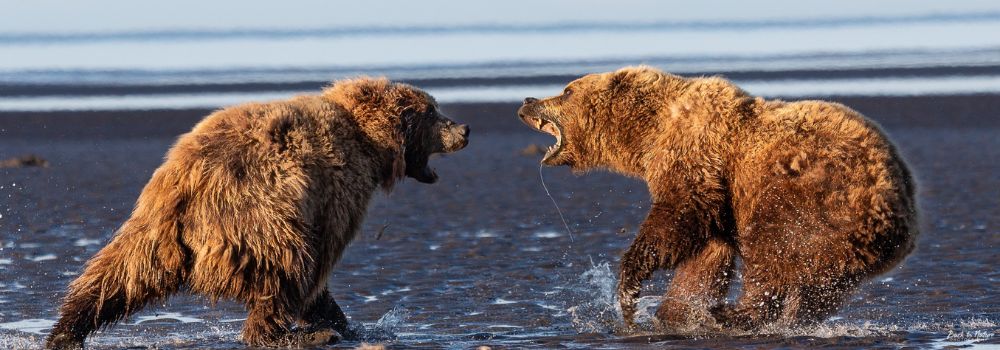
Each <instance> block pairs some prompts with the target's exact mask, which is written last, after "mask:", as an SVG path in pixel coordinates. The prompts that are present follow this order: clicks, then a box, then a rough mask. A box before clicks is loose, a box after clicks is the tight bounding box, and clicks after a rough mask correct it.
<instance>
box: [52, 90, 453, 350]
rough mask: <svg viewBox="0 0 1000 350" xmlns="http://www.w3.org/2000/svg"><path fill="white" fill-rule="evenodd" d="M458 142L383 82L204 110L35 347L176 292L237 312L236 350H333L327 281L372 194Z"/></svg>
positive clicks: (426, 101) (340, 327)
mask: <svg viewBox="0 0 1000 350" xmlns="http://www.w3.org/2000/svg"><path fill="white" fill-rule="evenodd" d="M468 134H469V128H468V126H465V125H458V124H455V123H454V122H452V121H451V120H449V119H448V118H446V117H445V116H444V115H442V114H441V112H440V110H439V109H438V106H437V103H436V102H435V100H434V99H433V98H432V97H431V96H430V95H428V94H427V93H425V92H423V91H421V90H419V89H417V88H414V87H412V86H409V85H405V84H400V83H393V82H390V81H388V80H386V79H372V78H359V79H354V80H344V81H339V82H335V83H334V84H333V85H332V86H330V87H328V88H326V89H325V90H323V92H322V94H319V95H311V96H299V97H295V98H292V99H290V100H286V101H277V102H270V103H249V104H244V105H239V106H236V107H230V108H226V109H222V110H220V111H217V112H215V113H212V114H211V115H209V116H208V117H206V118H205V119H204V120H202V121H201V122H199V123H198V124H197V125H196V126H195V127H194V129H193V130H192V131H191V132H189V133H187V134H184V135H182V136H181V137H180V138H179V139H178V141H177V143H176V144H175V145H174V146H173V147H172V148H171V149H170V151H169V152H168V154H167V157H166V161H165V162H164V163H163V165H162V166H160V168H159V169H157V170H156V171H155V172H154V173H153V176H152V179H151V180H150V181H149V183H148V184H147V185H146V187H145V188H144V189H143V191H142V193H141V194H140V196H139V199H138V201H137V203H136V206H135V209H134V211H133V212H132V216H131V217H130V218H129V219H128V220H127V221H126V222H125V223H124V224H123V225H122V226H121V228H119V229H118V231H117V233H116V234H115V236H114V237H113V238H112V240H111V242H110V243H108V245H107V246H106V247H104V248H103V249H101V250H100V251H99V252H98V253H97V254H96V255H95V256H94V257H93V258H92V259H90V261H88V262H87V264H86V267H85V269H84V271H83V274H82V275H80V277H79V278H77V279H76V280H75V281H73V282H72V283H71V284H70V285H69V290H68V292H67V294H66V297H65V302H64V304H63V306H62V309H61V317H60V319H59V321H58V323H56V325H55V327H54V329H53V330H52V333H51V335H50V336H49V338H48V342H47V345H46V346H47V347H48V348H76V347H81V346H82V345H83V341H84V338H85V337H87V336H88V335H89V334H90V333H92V332H93V331H95V330H97V329H99V328H102V327H105V326H108V325H110V324H113V323H115V322H117V321H118V320H120V319H122V318H124V317H127V316H129V315H130V314H132V313H134V312H136V311H138V310H139V309H141V308H142V307H143V306H145V305H146V304H147V303H149V302H151V301H154V300H162V299H164V298H166V297H168V296H170V295H171V294H173V293H175V292H177V291H178V290H180V289H181V288H182V287H185V288H186V289H187V290H189V291H191V292H193V293H197V294H201V295H205V296H207V297H209V298H210V299H212V300H217V299H220V298H226V299H234V300H237V301H240V302H242V303H244V304H245V306H246V309H247V310H248V312H249V314H248V316H247V319H246V322H245V323H244V326H243V332H242V337H243V341H244V342H246V343H247V344H249V345H252V346H268V347H269V346H297V345H311V344H318V343H326V342H327V341H335V340H336V339H337V338H339V337H338V334H337V333H335V332H334V330H335V331H337V332H339V333H340V334H344V333H345V332H347V331H348V328H347V318H346V317H345V315H344V313H343V312H342V311H341V309H340V307H339V306H337V303H336V302H335V301H334V299H333V298H332V297H331V295H330V293H329V291H328V290H327V283H326V282H327V276H328V275H329V273H330V270H331V269H332V268H333V266H334V264H335V263H336V262H337V260H338V259H339V258H340V257H341V255H342V252H343V251H344V248H345V247H346V246H347V244H348V243H350V242H351V240H352V239H353V238H354V236H355V235H356V234H357V233H358V229H359V228H360V227H361V223H362V221H363V219H364V216H365V211H366V208H367V207H368V203H369V200H370V199H371V197H372V195H373V193H374V192H375V191H376V190H377V189H378V188H382V189H383V190H385V191H389V190H390V189H391V188H392V186H393V184H394V183H396V182H397V181H399V180H400V179H401V178H402V177H404V176H409V177H412V178H414V179H416V180H417V181H420V182H424V183H433V182H435V181H436V180H437V175H436V174H435V173H434V171H433V170H431V169H430V168H429V167H428V165H427V161H428V157H429V156H430V155H431V154H433V153H442V152H454V151H457V150H459V149H462V148H463V147H465V145H466V144H467V143H468V139H467V137H468Z"/></svg>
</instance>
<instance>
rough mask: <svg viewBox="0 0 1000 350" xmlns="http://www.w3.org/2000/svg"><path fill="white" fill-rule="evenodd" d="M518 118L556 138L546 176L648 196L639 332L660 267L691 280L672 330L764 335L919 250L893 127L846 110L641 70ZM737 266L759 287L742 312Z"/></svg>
mask: <svg viewBox="0 0 1000 350" xmlns="http://www.w3.org/2000/svg"><path fill="white" fill-rule="evenodd" d="M518 115H519V117H520V118H521V120H522V121H524V122H525V123H527V124H528V125H529V126H531V127H532V128H534V129H537V130H540V131H542V132H545V133H548V134H551V135H553V136H555V138H556V141H555V145H553V146H552V147H550V148H549V149H548V152H547V153H546V154H545V155H544V158H543V159H542V162H543V164H546V165H550V166H558V165H568V166H570V167H571V168H572V169H573V170H574V171H575V172H581V171H586V170H588V169H607V170H610V171H614V172H618V173H621V174H624V175H627V176H631V177H635V178H639V179H642V180H645V182H646V184H647V185H648V188H649V192H650V195H651V197H652V207H651V208H650V211H649V214H648V217H647V218H646V220H645V221H644V222H643V223H642V225H641V227H640V229H639V233H638V235H637V236H636V238H635V241H634V242H633V243H632V245H631V246H630V247H629V248H628V250H627V251H626V252H625V254H624V256H623V258H622V261H621V271H620V279H619V282H618V283H619V284H618V298H619V303H620V305H621V310H622V313H623V316H624V319H625V323H626V326H627V327H628V328H629V329H631V328H632V327H634V323H633V318H634V314H635V311H636V309H635V308H636V306H635V302H636V298H637V297H638V295H639V292H640V289H641V284H642V282H643V281H644V280H646V279H648V278H649V277H650V275H651V274H652V272H653V271H654V270H656V269H661V268H662V269H675V270H674V275H673V278H672V280H671V282H670V286H669V288H668V291H667V293H666V296H665V297H664V302H663V303H662V304H661V306H660V308H659V309H658V311H657V312H656V316H657V320H658V321H659V322H658V323H659V325H660V326H661V327H665V328H667V329H670V330H675V331H685V330H698V329H719V327H723V328H724V329H729V330H734V329H735V330H754V329H759V327H760V326H762V325H765V324H775V325H785V324H787V325H789V326H791V325H803V324H811V323H815V322H819V321H822V320H824V319H825V318H827V317H828V316H830V315H831V314H832V313H834V312H836V310H837V308H838V306H839V305H840V304H841V302H842V301H843V300H844V299H845V297H846V296H848V295H849V293H851V291H852V290H854V289H855V288H856V287H857V286H858V284H859V283H861V282H862V281H864V280H865V279H866V278H869V277H872V276H873V275H876V274H879V273H882V272H885V271H887V270H889V269H890V268H892V267H893V266H896V265H897V264H899V263H900V262H901V260H902V259H903V258H904V257H905V256H906V255H907V254H908V253H910V251H912V250H913V247H914V240H915V238H916V236H917V234H918V224H917V213H916V209H917V208H916V205H915V204H914V182H913V179H912V177H911V175H910V172H909V170H907V167H906V165H905V164H904V162H903V160H902V159H901V158H900V156H899V154H898V153H897V151H896V150H895V148H894V146H893V145H892V144H891V143H890V142H889V140H887V138H886V137H885V135H883V133H882V132H881V131H880V130H879V128H878V127H877V126H876V125H875V124H874V123H873V122H872V121H870V120H868V119H866V118H865V117H863V116H862V115H860V114H858V113H857V112H855V111H853V110H851V109H849V108H847V107H845V106H843V105H840V104H837V103H831V102H824V101H801V102H784V101H779V100H764V99H762V98H755V97H753V96H750V95H748V94H747V93H746V92H744V91H743V90H741V89H740V88H738V87H737V86H735V85H733V84H732V83H730V82H729V81H726V80H724V79H721V78H717V77H711V78H694V79H686V78H682V77H679V76H675V75H671V74H667V73H663V72H661V71H659V70H656V69H654V68H650V67H645V66H639V67H627V68H623V69H621V70H618V71H616V72H610V73H604V74H591V75H587V76H584V77H582V78H580V79H578V80H576V81H573V82H571V83H569V85H567V86H566V89H565V90H564V91H563V93H562V94H561V95H559V96H554V97H550V98H546V99H544V100H538V99H535V98H530V97H529V98H527V99H525V100H524V105H523V106H522V107H521V108H520V109H519V111H518ZM737 259H739V260H742V262H743V267H742V276H743V277H742V278H743V287H742V291H741V295H740V296H739V297H738V300H737V302H736V304H735V305H727V304H726V303H725V299H726V296H727V294H728V290H729V287H730V281H731V279H732V277H733V276H734V272H735V271H734V269H735V263H736V261H737Z"/></svg>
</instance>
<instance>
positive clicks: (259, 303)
mask: <svg viewBox="0 0 1000 350" xmlns="http://www.w3.org/2000/svg"><path fill="white" fill-rule="evenodd" d="M247 309H249V311H250V312H249V314H248V315H247V320H246V321H245V322H244V323H243V341H244V342H246V343H247V344H248V345H250V346H254V347H268V348H276V347H312V346H319V345H325V344H327V343H329V342H330V340H331V339H333V338H334V337H336V336H337V335H336V333H335V332H334V331H333V329H331V328H318V329H316V328H310V329H294V330H293V329H292V320H293V319H294V318H293V315H294V314H292V313H291V308H290V307H289V305H286V303H285V302H284V301H283V300H280V298H279V297H276V296H267V297H259V298H257V299H256V300H254V301H252V302H250V303H249V304H248V307H247Z"/></svg>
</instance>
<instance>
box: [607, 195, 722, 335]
mask: <svg viewBox="0 0 1000 350" xmlns="http://www.w3.org/2000/svg"><path fill="white" fill-rule="evenodd" d="M694 219H695V218H694V217H693V216H692V215H691V214H689V213H687V212H686V211H685V210H678V209H677V207H675V206H674V205H669V204H664V203H654V204H653V207H652V208H650V210H649V215H648V216H647V217H646V221H644V222H643V223H642V226H641V227H640V228H639V234H638V235H637V236H636V237H635V241H633V242H632V245H631V246H630V247H629V248H628V250H627V251H626V252H625V255H624V256H623V257H622V263H621V270H620V273H619V277H618V303H619V305H620V306H621V309H622V318H623V319H624V321H625V326H626V328H628V329H632V328H633V327H634V326H635V311H636V310H635V303H636V299H637V298H638V297H639V292H640V291H641V290H642V282H643V281H645V280H647V279H649V277H650V276H651V275H652V274H653V271H655V270H656V269H658V268H666V269H669V268H673V267H675V266H677V264H678V263H679V262H680V261H682V260H683V259H686V258H687V257H688V256H690V255H691V254H692V252H694V251H696V250H698V249H700V247H701V245H703V244H704V242H705V241H706V240H707V235H706V234H704V230H705V229H706V228H704V227H701V228H699V227H694V225H693V222H694V221H695V220H694Z"/></svg>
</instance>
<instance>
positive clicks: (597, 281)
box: [567, 261, 623, 333]
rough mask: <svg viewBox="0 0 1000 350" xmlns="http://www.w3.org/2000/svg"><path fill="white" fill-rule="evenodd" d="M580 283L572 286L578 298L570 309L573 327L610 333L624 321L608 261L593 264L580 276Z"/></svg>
mask: <svg viewBox="0 0 1000 350" xmlns="http://www.w3.org/2000/svg"><path fill="white" fill-rule="evenodd" d="M579 283H580V286H579V287H578V288H574V290H576V291H579V292H580V294H579V295H578V296H576V298H574V299H575V300H578V301H580V303H579V304H578V305H576V306H573V307H570V308H569V309H567V311H569V314H570V317H571V322H572V323H573V328H574V329H576V331H577V332H580V333H610V332H614V331H615V330H617V329H618V328H620V326H621V325H622V324H623V318H622V310H621V307H619V305H618V298H617V297H616V295H615V287H616V286H617V284H618V280H617V278H615V274H614V273H613V272H612V271H611V265H610V264H609V263H608V262H606V261H605V262H602V263H600V264H597V265H593V267H591V268H590V269H589V270H587V271H585V272H584V273H583V274H581V275H580V280H579Z"/></svg>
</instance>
